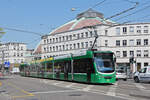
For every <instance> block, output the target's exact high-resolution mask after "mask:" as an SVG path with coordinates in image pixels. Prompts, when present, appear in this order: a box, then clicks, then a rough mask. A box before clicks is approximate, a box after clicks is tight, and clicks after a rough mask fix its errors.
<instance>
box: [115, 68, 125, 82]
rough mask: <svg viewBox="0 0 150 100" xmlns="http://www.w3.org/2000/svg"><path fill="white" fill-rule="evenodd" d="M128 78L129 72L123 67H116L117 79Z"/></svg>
mask: <svg viewBox="0 0 150 100" xmlns="http://www.w3.org/2000/svg"><path fill="white" fill-rule="evenodd" d="M119 79H122V80H124V81H126V80H127V73H126V72H125V71H124V70H123V69H116V80H119Z"/></svg>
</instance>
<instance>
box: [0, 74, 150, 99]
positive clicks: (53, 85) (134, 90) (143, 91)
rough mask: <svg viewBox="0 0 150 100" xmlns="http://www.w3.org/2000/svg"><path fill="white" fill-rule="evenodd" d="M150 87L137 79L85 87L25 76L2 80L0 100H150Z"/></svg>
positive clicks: (79, 84) (81, 84)
mask: <svg viewBox="0 0 150 100" xmlns="http://www.w3.org/2000/svg"><path fill="white" fill-rule="evenodd" d="M149 94H150V84H148V83H134V82H133V80H128V81H117V82H116V83H115V84H113V85H111V84H109V85H108V84H95V85H94V84H84V83H72V82H66V81H58V80H48V79H38V78H29V77H21V76H19V75H12V76H5V77H3V78H0V100H149V99H150V97H149Z"/></svg>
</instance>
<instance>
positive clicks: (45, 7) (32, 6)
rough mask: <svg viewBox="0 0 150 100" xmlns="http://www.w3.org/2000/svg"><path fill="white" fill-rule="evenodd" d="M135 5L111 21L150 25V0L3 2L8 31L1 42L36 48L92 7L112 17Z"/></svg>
mask: <svg viewBox="0 0 150 100" xmlns="http://www.w3.org/2000/svg"><path fill="white" fill-rule="evenodd" d="M135 2H139V4H138V5H137V6H136V7H135V8H134V9H132V10H130V11H128V12H126V13H124V14H121V15H119V16H116V17H113V18H110V20H112V21H115V22H117V23H124V22H130V23H136V22H150V13H149V12H150V2H149V0H0V27H1V28H3V29H4V30H3V31H4V32H6V33H5V34H4V35H3V37H2V38H0V41H1V43H7V42H20V43H26V44H27V47H28V49H34V48H35V47H36V46H37V45H38V43H39V42H40V40H41V36H42V35H45V34H49V33H50V32H51V31H52V30H53V29H55V28H57V27H59V26H61V25H63V24H65V23H67V22H68V21H71V20H73V19H75V18H76V15H77V14H79V13H81V12H83V11H86V10H88V9H89V8H92V9H94V10H96V11H98V12H101V13H103V14H104V17H105V18H108V17H110V16H113V15H115V14H117V13H120V12H122V11H125V10H127V9H129V8H132V7H134V6H135ZM71 8H74V9H75V10H74V11H72V10H71ZM20 30H23V31H24V32H21V31H20ZM33 32H35V33H37V34H35V33H33Z"/></svg>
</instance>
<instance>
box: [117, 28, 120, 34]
mask: <svg viewBox="0 0 150 100" xmlns="http://www.w3.org/2000/svg"><path fill="white" fill-rule="evenodd" d="M116 35H120V27H117V28H116Z"/></svg>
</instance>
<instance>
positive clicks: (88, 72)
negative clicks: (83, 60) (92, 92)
mask: <svg viewBox="0 0 150 100" xmlns="http://www.w3.org/2000/svg"><path fill="white" fill-rule="evenodd" d="M86 68H87V69H86V71H87V82H91V68H90V67H89V65H87V66H86Z"/></svg>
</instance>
